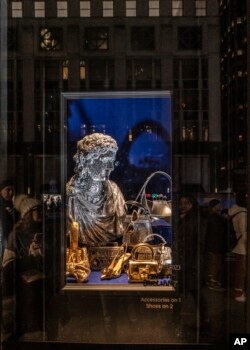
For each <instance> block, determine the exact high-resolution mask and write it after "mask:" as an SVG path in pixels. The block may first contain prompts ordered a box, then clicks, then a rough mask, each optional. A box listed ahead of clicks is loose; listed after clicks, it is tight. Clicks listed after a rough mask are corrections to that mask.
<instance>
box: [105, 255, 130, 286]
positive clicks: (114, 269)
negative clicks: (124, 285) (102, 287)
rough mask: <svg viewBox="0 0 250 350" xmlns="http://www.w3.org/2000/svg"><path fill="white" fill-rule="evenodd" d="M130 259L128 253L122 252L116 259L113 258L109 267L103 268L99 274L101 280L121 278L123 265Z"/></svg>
mask: <svg viewBox="0 0 250 350" xmlns="http://www.w3.org/2000/svg"><path fill="white" fill-rule="evenodd" d="M130 257H131V254H130V253H126V252H124V253H123V254H122V255H121V256H120V257H119V258H118V259H117V256H115V257H114V259H113V261H112V262H111V264H110V265H109V267H107V268H104V269H103V270H102V274H101V280H109V279H112V278H118V277H120V276H121V273H122V268H123V265H124V263H125V262H126V261H128V259H129V258H130Z"/></svg>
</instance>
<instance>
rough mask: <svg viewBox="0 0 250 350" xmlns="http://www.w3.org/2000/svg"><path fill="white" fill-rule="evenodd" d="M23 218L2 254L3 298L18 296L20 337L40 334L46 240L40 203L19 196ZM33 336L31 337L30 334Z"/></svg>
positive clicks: (17, 312)
mask: <svg viewBox="0 0 250 350" xmlns="http://www.w3.org/2000/svg"><path fill="white" fill-rule="evenodd" d="M14 205H15V208H16V209H17V210H18V211H19V212H20V219H19V221H18V222H17V223H16V225H15V226H14V228H13V230H12V232H11V233H10V235H9V238H8V243H7V247H6V248H5V250H4V255H3V286H4V295H5V296H7V295H11V294H15V295H16V332H17V336H19V337H20V336H23V337H25V338H27V339H28V338H29V336H31V337H32V339H34V332H36V333H37V332H38V333H37V334H41V331H42V310H43V307H42V306H43V294H42V293H43V278H44V274H43V237H42V232H43V230H42V220H41V218H42V215H41V209H42V206H41V203H40V201H39V200H37V199H35V198H29V197H28V196H26V195H20V196H18V197H17V198H16V200H15V203H14ZM31 334H32V335H31Z"/></svg>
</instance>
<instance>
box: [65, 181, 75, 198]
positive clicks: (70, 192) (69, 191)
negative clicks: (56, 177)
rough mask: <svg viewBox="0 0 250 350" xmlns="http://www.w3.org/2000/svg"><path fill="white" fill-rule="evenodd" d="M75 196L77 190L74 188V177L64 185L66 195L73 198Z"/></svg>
mask: <svg viewBox="0 0 250 350" xmlns="http://www.w3.org/2000/svg"><path fill="white" fill-rule="evenodd" d="M76 194H77V188H76V181H75V176H72V178H71V179H70V180H69V182H67V184H66V195H67V196H75V195H76Z"/></svg>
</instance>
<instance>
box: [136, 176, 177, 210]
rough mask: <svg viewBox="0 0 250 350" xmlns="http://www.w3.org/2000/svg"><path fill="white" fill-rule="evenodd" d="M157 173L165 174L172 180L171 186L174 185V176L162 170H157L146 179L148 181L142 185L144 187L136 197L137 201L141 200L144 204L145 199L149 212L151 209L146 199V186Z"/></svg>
mask: <svg viewBox="0 0 250 350" xmlns="http://www.w3.org/2000/svg"><path fill="white" fill-rule="evenodd" d="M155 175H163V176H165V177H166V178H167V179H168V180H169V182H170V187H172V178H171V176H170V175H169V174H168V173H166V172H165V171H161V170H159V171H155V172H154V173H153V174H151V175H150V176H149V177H148V178H147V179H146V181H145V182H144V184H143V185H142V188H141V189H140V191H139V193H138V195H137V197H136V199H135V200H136V201H137V202H139V203H140V204H142V203H143V199H144V202H145V206H146V209H147V210H148V212H149V213H150V209H149V207H148V204H147V201H146V187H147V185H148V183H149V181H150V180H151V179H152V178H153V177H154V176H155Z"/></svg>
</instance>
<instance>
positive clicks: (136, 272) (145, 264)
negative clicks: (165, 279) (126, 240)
mask: <svg viewBox="0 0 250 350" xmlns="http://www.w3.org/2000/svg"><path fill="white" fill-rule="evenodd" d="M131 256H132V258H131V259H130V260H129V268H128V281H129V282H137V283H138V282H139V283H143V282H146V281H150V282H157V279H158V262H157V261H156V260H155V259H154V251H153V248H152V247H151V246H150V245H149V244H148V243H139V244H137V245H135V246H134V248H133V249H132V252H131Z"/></svg>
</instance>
